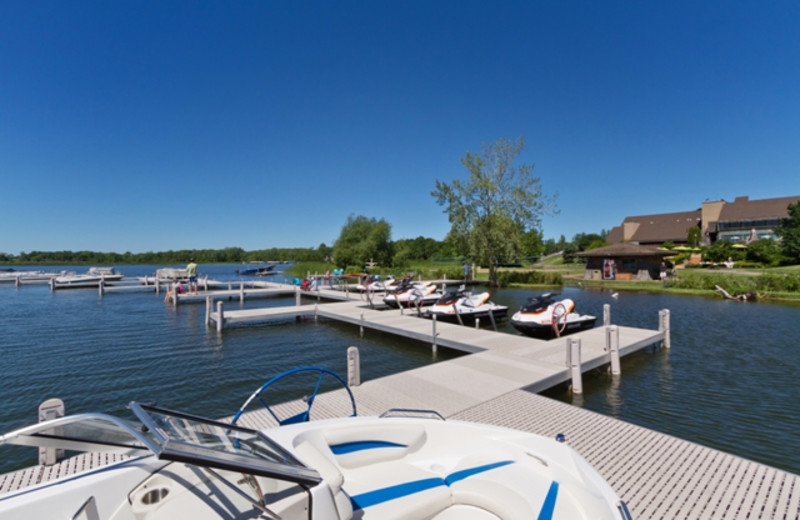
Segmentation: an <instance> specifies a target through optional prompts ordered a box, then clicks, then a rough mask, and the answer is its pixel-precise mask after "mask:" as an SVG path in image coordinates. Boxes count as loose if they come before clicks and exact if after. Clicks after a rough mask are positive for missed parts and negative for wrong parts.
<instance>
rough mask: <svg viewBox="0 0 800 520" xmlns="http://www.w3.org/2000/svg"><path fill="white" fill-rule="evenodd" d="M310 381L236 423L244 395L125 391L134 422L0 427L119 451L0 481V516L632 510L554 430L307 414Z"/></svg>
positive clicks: (36, 439)
mask: <svg viewBox="0 0 800 520" xmlns="http://www.w3.org/2000/svg"><path fill="white" fill-rule="evenodd" d="M297 370H322V371H324V370H325V369H317V368H316V367H304V368H301V369H297ZM320 377H321V376H320ZM277 379H278V378H273V380H271V381H270V382H268V383H267V384H265V385H263V386H262V387H261V388H260V389H259V390H258V391H257V392H256V393H254V394H253V395H252V396H251V397H250V399H248V401H247V403H245V404H246V405H247V404H248V403H249V402H251V401H252V400H253V399H255V398H256V397H258V399H259V400H260V399H261V397H262V395H261V393H260V392H261V390H263V389H265V388H266V387H267V386H269V384H270V383H271V382H274V381H275V380H277ZM318 388H319V385H317V387H316V388H315V390H314V392H313V393H312V394H311V396H310V397H309V398H308V400H307V410H306V411H305V412H304V413H300V414H297V415H295V416H292V417H289V418H287V419H285V420H283V421H280V423H279V425H278V426H275V427H273V428H266V429H263V430H260V431H256V430H253V429H249V428H244V427H241V426H239V425H236V424H233V423H235V422H236V421H237V419H238V418H239V417H240V413H241V412H242V410H243V409H244V407H242V409H240V413H237V415H236V417H235V418H234V421H233V423H222V422H218V421H213V420H209V419H205V418H201V417H198V416H194V415H189V414H185V413H181V412H176V411H171V410H168V409H164V408H159V407H156V406H152V405H145V404H141V403H137V402H132V403H130V405H129V407H130V409H131V410H132V412H133V413H134V414H135V416H136V418H137V420H136V421H135V422H129V421H125V420H122V419H120V418H117V417H113V416H108V415H103V414H81V415H77V416H71V417H62V418H59V419H53V420H50V421H47V422H43V423H39V424H36V425H34V426H30V427H27V428H22V429H20V430H17V431H14V432H11V433H9V434H6V435H3V436H0V444H18V445H25V446H46V447H50V448H64V449H69V450H78V451H105V452H109V451H110V452H116V453H120V452H122V453H124V454H125V455H127V456H128V457H127V458H123V459H122V460H117V462H113V463H111V464H109V465H107V466H103V467H100V468H91V469H86V470H84V471H83V472H82V473H78V474H74V475H70V476H65V477H62V478H60V479H56V480H53V481H50V482H46V483H43V484H39V485H36V486H33V487H30V488H25V489H22V490H18V491H13V492H10V493H7V494H4V495H0V518H35V519H37V520H40V519H50V518H53V519H55V518H58V519H63V518H73V519H108V520H123V519H124V520H133V519H136V520H161V519H169V520H172V519H175V518H193V519H218V518H227V519H232V518H237V519H238V518H270V519H275V518H282V519H287V520H295V519H298V520H299V519H304V520H308V519H325V520H328V519H339V520H348V519H361V520H369V519H381V520H391V519H417V518H419V519H423V518H424V519H434V520H453V519H461V520H491V519H493V520H497V519H506V520H515V519H530V518H539V519H550V520H566V519H569V520H580V519H585V520H588V519H593V520H630V519H631V515H630V513H629V512H628V509H627V507H626V506H625V503H624V502H622V501H621V500H620V498H619V497H618V496H617V494H616V493H615V492H614V491H613V489H612V488H611V487H610V486H609V485H608V483H607V482H605V481H604V480H603V478H602V477H601V476H600V475H599V473H598V472H597V471H596V470H595V469H594V468H592V467H591V466H590V465H589V464H588V463H587V462H586V460H584V459H583V458H582V457H581V456H580V455H579V454H578V453H576V452H575V451H574V450H572V449H571V448H570V447H569V446H568V445H567V444H566V443H564V442H563V436H559V438H556V439H551V438H545V437H542V436H539V435H534V434H531V433H525V432H520V431H517V430H511V429H506V428H500V427H496V426H488V425H482V424H476V423H466V422H459V421H450V420H444V419H442V418H441V416H438V414H435V413H431V412H427V413H423V412H411V411H390V412H388V413H386V414H384V415H382V416H381V417H355V416H351V417H346V418H338V419H326V420H319V421H310V422H306V420H307V419H308V417H309V412H310V410H311V407H312V405H313V403H314V399H315V397H317V390H318ZM345 388H346V389H347V391H348V393H349V395H350V398H351V400H352V394H351V393H350V391H349V388H347V386H346V385H345ZM265 406H267V405H266V404H265ZM267 409H268V410H269V411H270V413H272V412H273V411H272V410H271V409H270V408H269V407H268V406H267ZM353 413H355V402H354V401H353Z"/></svg>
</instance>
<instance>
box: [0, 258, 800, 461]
mask: <svg viewBox="0 0 800 520" xmlns="http://www.w3.org/2000/svg"><path fill="white" fill-rule="evenodd" d="M236 268H237V266H231V265H219V266H201V271H202V272H203V273H208V274H210V275H211V277H212V278H214V279H231V280H235V279H236V278H237V277H236V275H235V273H234V270H235V269H236ZM77 270H78V271H83V270H84V269H83V268H79V269H77ZM120 270H121V271H122V272H123V273H124V274H125V275H126V276H136V275H143V274H152V272H153V271H154V268H152V267H141V266H135V267H121V268H120ZM279 276H280V275H279ZM563 292H564V294H565V295H567V296H569V297H571V298H573V299H575V300H576V301H577V302H578V308H579V310H580V311H582V312H585V313H590V314H596V315H597V316H598V317H602V308H603V304H604V303H609V304H611V309H612V310H611V314H612V321H613V322H614V323H616V324H620V325H629V326H638V327H647V328H653V329H654V328H656V327H657V322H658V310H659V309H663V308H668V309H670V311H671V314H672V348H671V349H669V350H667V349H658V348H649V349H647V350H645V351H642V352H640V353H637V354H635V355H633V356H628V357H627V358H625V359H623V363H622V377H621V378H612V377H611V376H610V375H608V374H606V373H597V374H594V375H592V376H589V377H585V379H584V391H585V393H584V395H583V396H575V397H573V396H571V395H569V394H568V393H567V392H566V391H565V390H563V389H556V390H553V391H551V392H549V394H548V395H549V396H550V397H553V398H556V399H560V400H564V401H565V402H570V403H573V404H575V405H578V406H583V407H586V408H588V409H591V410H595V411H597V412H600V413H603V414H606V415H610V416H613V417H616V418H619V419H622V420H625V421H628V422H632V423H635V424H639V425H642V426H645V427H648V428H651V429H654V430H657V431H661V432H664V433H668V434H670V435H674V436H677V437H680V438H683V439H687V440H691V441H694V442H698V443H700V444H704V445H706V446H710V447H713V448H716V449H720V450H723V451H727V452H730V453H734V454H737V455H740V456H743V457H746V458H749V459H752V460H757V461H759V462H763V463H766V464H769V465H771V466H775V467H779V468H782V469H786V470H788V471H791V472H793V473H800V441H798V435H797V433H796V432H797V431H798V430H800V387H799V386H798V385H797V383H796V382H797V380H798V376H799V375H800V356H798V355H797V353H796V349H797V348H798V347H799V346H800V327H798V325H797V323H798V318H800V307H793V306H780V305H769V304H762V303H759V304H745V303H739V302H731V301H724V300H718V299H703V298H686V297H677V296H668V295H650V294H638V293H622V294H620V296H619V298H616V299H614V298H612V297H611V296H610V293H608V292H595V291H582V290H578V289H571V288H567V289H565V290H564V291H563ZM529 294H530V293H529V292H528V291H521V290H503V291H500V292H498V293H497V294H496V296H495V297H494V300H495V301H497V302H499V303H504V304H506V305H509V306H510V307H511V308H512V309H515V308H516V307H519V306H520V305H521V304H522V303H523V302H524V301H525V299H526V298H527V297H528V296H529ZM0 296H1V297H0V316H2V319H0V354H2V360H3V361H2V366H3V371H2V375H3V377H2V379H0V402H2V408H0V431H8V430H9V429H12V428H17V427H20V426H23V425H25V424H28V423H31V422H35V421H36V419H37V407H38V405H39V403H41V402H42V401H44V400H45V399H47V398H50V397H60V398H61V399H63V400H64V401H65V403H66V406H67V412H68V413H77V412H82V411H105V412H109V413H113V414H125V413H126V411H125V405H126V404H127V403H128V402H129V401H131V400H134V399H135V400H140V401H158V402H159V404H161V405H164V406H168V407H172V408H179V409H185V410H187V411H191V412H194V413H198V414H202V415H208V416H211V417H220V416H226V415H231V414H232V413H233V412H235V410H236V409H237V408H238V406H239V405H240V404H241V403H242V402H243V401H244V399H246V397H247V396H248V395H249V394H250V393H251V392H252V391H253V390H254V389H255V388H257V387H258V386H259V385H260V384H261V383H263V382H264V381H266V380H267V379H268V378H270V377H272V376H273V375H275V374H277V373H279V372H281V371H283V370H286V369H289V368H294V367H297V366H301V365H309V364H313V365H320V366H324V367H326V368H330V369H332V370H334V371H336V372H338V373H340V374H345V373H346V357H345V352H346V349H347V347H348V346H350V345H356V346H358V347H359V349H360V351H361V364H362V379H364V380H368V379H373V378H376V377H380V376H382V375H386V374H390V373H395V372H399V371H402V370H408V369H411V368H415V367H418V366H422V365H425V364H428V363H433V362H437V361H440V360H444V359H450V358H452V357H453V356H455V355H457V354H455V353H451V352H449V351H447V349H439V354H438V355H437V356H433V355H432V354H431V352H430V347H429V345H424V344H420V343H416V342H413V341H407V340H401V339H398V338H394V337H391V336H386V335H380V334H378V333H376V332H370V331H367V333H366V334H365V337H364V338H361V337H359V334H358V329H357V328H356V327H352V326H347V325H343V324H338V323H335V322H330V321H324V320H320V321H319V322H314V321H312V320H307V321H304V322H303V323H299V324H298V323H296V322H295V320H294V319H293V318H292V319H286V320H279V321H273V322H268V323H262V324H258V325H250V326H237V327H232V328H230V329H227V330H225V331H224V333H223V334H222V335H218V334H217V333H216V332H215V331H213V330H210V329H207V328H206V327H205V324H204V319H205V308H204V306H203V305H194V304H192V305H183V306H179V307H177V308H173V307H172V306H169V305H164V303H163V302H162V299H163V294H162V295H155V294H152V293H131V294H107V295H106V296H105V297H104V298H100V297H99V296H98V294H97V292H96V291H95V290H91V289H90V290H64V291H57V292H55V293H51V292H50V291H49V288H48V287H47V286H24V287H22V288H20V289H16V288H14V287H13V285H10V286H8V285H3V286H0ZM291 302H292V300H285V299H284V300H276V299H272V300H270V299H261V300H250V301H247V302H245V304H244V307H246V308H247V307H264V306H273V305H285V304H288V303H291ZM239 307H240V304H239V302H238V301H233V302H228V303H227V304H226V308H239ZM503 329H504V330H505V331H507V332H509V333H515V331H514V330H513V328H511V326H510V325H507V324H506V325H504V326H503ZM33 451H35V450H30V449H28V450H24V449H23V450H21V451H20V450H19V449H17V450H14V451H13V453H11V450H8V449H4V450H3V456H2V457H0V473H2V472H5V471H9V470H11V469H14V468H16V467H20V466H24V465H28V464H33V463H35V461H36V455H35V453H32V452H33Z"/></svg>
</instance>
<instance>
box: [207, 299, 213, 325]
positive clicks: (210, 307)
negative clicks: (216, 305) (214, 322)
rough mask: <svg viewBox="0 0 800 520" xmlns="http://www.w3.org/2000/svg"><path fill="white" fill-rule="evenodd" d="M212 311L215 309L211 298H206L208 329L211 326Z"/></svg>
mask: <svg viewBox="0 0 800 520" xmlns="http://www.w3.org/2000/svg"><path fill="white" fill-rule="evenodd" d="M211 309H213V304H212V303H211V296H206V327H208V326H209V325H211Z"/></svg>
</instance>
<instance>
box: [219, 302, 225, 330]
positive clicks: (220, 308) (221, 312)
mask: <svg viewBox="0 0 800 520" xmlns="http://www.w3.org/2000/svg"><path fill="white" fill-rule="evenodd" d="M223 323H225V314H224V313H223V311H222V300H220V301H218V302H217V332H222V325H223Z"/></svg>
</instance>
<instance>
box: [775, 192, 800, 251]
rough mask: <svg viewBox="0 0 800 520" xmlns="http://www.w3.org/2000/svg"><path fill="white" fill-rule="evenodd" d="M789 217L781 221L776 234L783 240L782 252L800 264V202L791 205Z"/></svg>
mask: <svg viewBox="0 0 800 520" xmlns="http://www.w3.org/2000/svg"><path fill="white" fill-rule="evenodd" d="M787 209H788V210H789V216H788V217H786V218H784V219H782V220H781V224H780V225H779V226H778V227H777V228H775V234H777V235H778V236H779V237H780V239H781V251H782V252H783V254H784V255H785V256H786V257H787V258H789V259H791V261H792V263H795V264H797V263H800V202H796V203H794V204H789V206H788V208H787Z"/></svg>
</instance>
